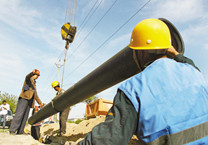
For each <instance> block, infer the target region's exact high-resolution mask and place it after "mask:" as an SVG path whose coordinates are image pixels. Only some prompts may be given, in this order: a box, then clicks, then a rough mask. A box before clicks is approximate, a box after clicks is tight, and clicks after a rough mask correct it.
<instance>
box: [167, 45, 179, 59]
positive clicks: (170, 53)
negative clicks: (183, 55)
mask: <svg viewBox="0 0 208 145" xmlns="http://www.w3.org/2000/svg"><path fill="white" fill-rule="evenodd" d="M166 54H167V56H168V57H170V58H174V57H175V56H176V55H178V54H179V53H178V51H176V49H175V48H174V47H171V48H168V49H167V51H166Z"/></svg>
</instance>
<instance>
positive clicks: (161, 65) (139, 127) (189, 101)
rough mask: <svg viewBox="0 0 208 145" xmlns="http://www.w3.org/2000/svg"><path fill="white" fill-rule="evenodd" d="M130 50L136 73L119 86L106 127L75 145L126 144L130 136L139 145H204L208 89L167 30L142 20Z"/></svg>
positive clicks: (207, 126) (207, 131)
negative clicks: (135, 65)
mask: <svg viewBox="0 0 208 145" xmlns="http://www.w3.org/2000/svg"><path fill="white" fill-rule="evenodd" d="M129 47H130V48H131V49H133V58H134V60H135V63H136V64H137V66H138V69H139V70H140V73H139V74H137V75H135V76H133V77H131V78H130V79H128V80H126V81H125V82H123V83H122V84H121V86H120V87H119V88H118V91H117V94H116V96H115V98H114V104H113V106H112V108H111V109H110V110H109V112H108V113H107V115H106V120H105V122H103V123H100V124H99V125H97V126H95V127H94V128H93V129H92V131H91V132H90V133H88V134H87V135H86V137H85V138H84V140H82V141H80V142H79V143H78V145H127V144H128V143H129V141H130V139H131V137H132V135H134V134H135V135H137V137H138V139H139V142H140V143H141V144H142V145H182V144H186V145H202V144H203V145H207V144H208V86H207V83H206V81H205V79H204V77H203V76H202V74H201V73H200V71H199V70H198V68H197V67H196V66H195V65H194V63H193V61H191V60H190V59H188V58H186V57H184V56H182V55H180V54H178V53H177V51H176V50H175V49H174V48H173V46H172V44H171V36H170V31H169V29H168V27H167V25H166V24H165V23H164V22H163V21H161V20H158V19H146V20H143V21H141V22H140V23H138V24H137V25H136V27H135V28H134V30H133V32H132V36H131V41H130V44H129ZM167 54H172V55H173V56H174V59H170V58H168V57H167Z"/></svg>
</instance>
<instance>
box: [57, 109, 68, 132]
mask: <svg viewBox="0 0 208 145" xmlns="http://www.w3.org/2000/svg"><path fill="white" fill-rule="evenodd" d="M69 111H70V107H68V108H66V109H65V110H64V111H63V112H60V114H59V126H60V132H62V133H64V134H65V133H66V122H67V120H68V116H69Z"/></svg>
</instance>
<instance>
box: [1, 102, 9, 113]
mask: <svg viewBox="0 0 208 145" xmlns="http://www.w3.org/2000/svg"><path fill="white" fill-rule="evenodd" d="M5 108H6V109H5ZM0 110H1V111H0V115H6V114H7V110H10V106H9V104H6V105H4V104H2V105H0Z"/></svg>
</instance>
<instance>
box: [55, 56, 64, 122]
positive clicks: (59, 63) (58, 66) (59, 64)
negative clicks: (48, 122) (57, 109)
mask: <svg viewBox="0 0 208 145" xmlns="http://www.w3.org/2000/svg"><path fill="white" fill-rule="evenodd" d="M55 65H56V67H57V68H58V71H57V77H56V81H58V78H59V71H60V68H61V67H62V66H63V65H61V59H59V62H58V64H57V63H55ZM54 96H55V97H56V91H55V93H54ZM53 119H54V121H56V120H57V114H55V115H54V116H53Z"/></svg>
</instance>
